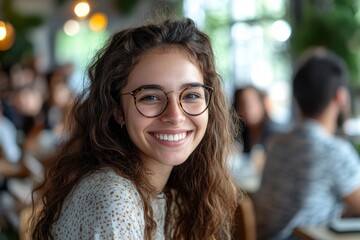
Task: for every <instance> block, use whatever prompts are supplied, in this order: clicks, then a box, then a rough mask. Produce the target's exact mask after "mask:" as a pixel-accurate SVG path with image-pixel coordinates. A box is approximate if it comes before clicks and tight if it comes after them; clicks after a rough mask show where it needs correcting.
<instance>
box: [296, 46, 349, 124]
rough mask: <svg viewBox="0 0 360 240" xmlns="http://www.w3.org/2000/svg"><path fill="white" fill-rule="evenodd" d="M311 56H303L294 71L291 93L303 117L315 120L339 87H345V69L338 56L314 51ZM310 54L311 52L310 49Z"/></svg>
mask: <svg viewBox="0 0 360 240" xmlns="http://www.w3.org/2000/svg"><path fill="white" fill-rule="evenodd" d="M315 51H317V53H316V54H313V55H311V57H307V55H305V56H304V59H302V60H303V61H301V63H300V65H299V66H298V70H297V71H296V72H295V75H294V80H293V91H294V92H293V94H294V97H295V99H296V101H297V104H298V106H299V108H300V110H301V112H302V114H303V115H305V116H307V117H314V116H316V115H318V114H320V113H322V111H323V110H324V109H325V108H326V106H327V105H328V103H329V102H330V101H331V99H333V97H334V95H335V93H336V91H337V89H338V88H339V87H342V86H344V87H346V86H347V81H348V70H347V67H346V65H345V63H344V62H343V60H341V59H340V58H339V57H337V56H336V55H335V54H333V53H332V52H329V51H325V50H323V49H316V50H315ZM309 52H312V50H309Z"/></svg>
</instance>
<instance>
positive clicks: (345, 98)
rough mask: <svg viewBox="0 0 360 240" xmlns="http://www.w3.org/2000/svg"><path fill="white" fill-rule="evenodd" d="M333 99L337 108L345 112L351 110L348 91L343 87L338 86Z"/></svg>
mask: <svg viewBox="0 0 360 240" xmlns="http://www.w3.org/2000/svg"><path fill="white" fill-rule="evenodd" d="M335 99H336V102H337V103H338V106H339V108H340V109H342V110H343V111H344V112H345V113H349V112H350V111H351V101H350V95H349V91H348V90H347V89H346V88H345V87H339V88H338V90H337V91H336V96H335Z"/></svg>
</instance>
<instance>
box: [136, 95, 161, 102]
mask: <svg viewBox="0 0 360 240" xmlns="http://www.w3.org/2000/svg"><path fill="white" fill-rule="evenodd" d="M160 100H161V99H160V98H159V97H158V96H156V95H148V96H143V97H141V98H140V101H160Z"/></svg>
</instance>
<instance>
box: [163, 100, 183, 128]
mask: <svg viewBox="0 0 360 240" xmlns="http://www.w3.org/2000/svg"><path fill="white" fill-rule="evenodd" d="M160 117H161V120H162V121H163V122H171V123H173V124H178V123H181V122H183V121H184V120H185V113H184V112H183V110H182V109H181V107H180V104H179V101H178V99H177V97H176V94H171V95H169V101H168V105H167V107H166V109H165V111H164V112H163V113H162V114H161V115H160Z"/></svg>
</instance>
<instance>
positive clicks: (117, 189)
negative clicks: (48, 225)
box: [52, 169, 166, 240]
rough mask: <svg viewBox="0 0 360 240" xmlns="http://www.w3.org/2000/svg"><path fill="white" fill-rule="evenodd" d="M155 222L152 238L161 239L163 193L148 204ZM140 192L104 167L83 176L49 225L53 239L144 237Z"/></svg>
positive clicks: (163, 208) (163, 210)
mask: <svg viewBox="0 0 360 240" xmlns="http://www.w3.org/2000/svg"><path fill="white" fill-rule="evenodd" d="M152 206H153V210H154V220H155V221H156V224H157V229H156V233H155V235H154V236H153V239H156V240H157V239H159V240H161V239H165V236H164V222H165V213H166V198H165V194H161V195H159V196H158V198H155V199H154V200H153V203H152ZM144 229H145V223H144V212H143V207H142V203H141V199H140V195H139V193H138V191H137V190H136V188H135V186H134V185H133V184H132V183H131V182H130V181H129V180H127V179H125V178H123V177H120V176H119V175H117V174H115V173H114V172H113V171H111V170H109V169H106V170H102V171H97V172H95V173H93V174H91V175H89V176H88V177H86V178H84V179H83V180H82V181H81V182H80V183H79V184H78V185H77V187H76V188H75V189H74V190H73V191H72V192H71V194H70V195H69V196H68V197H67V199H66V200H65V203H64V206H63V210H62V212H61V215H60V219H59V220H58V221H57V222H56V223H55V224H54V225H53V228H52V233H53V235H54V237H55V239H67V240H71V239H86V240H88V239H89V240H90V239H91V240H100V239H104V240H105V239H106V240H115V239H116V240H119V239H144Z"/></svg>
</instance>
